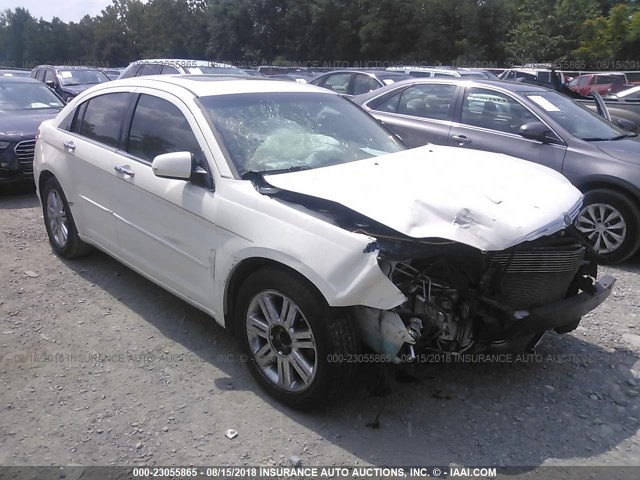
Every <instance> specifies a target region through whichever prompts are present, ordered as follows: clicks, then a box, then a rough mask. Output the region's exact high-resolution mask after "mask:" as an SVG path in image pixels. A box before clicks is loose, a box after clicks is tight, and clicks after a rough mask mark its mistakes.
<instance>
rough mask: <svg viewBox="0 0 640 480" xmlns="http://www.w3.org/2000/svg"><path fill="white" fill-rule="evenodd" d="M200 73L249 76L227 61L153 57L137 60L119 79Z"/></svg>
mask: <svg viewBox="0 0 640 480" xmlns="http://www.w3.org/2000/svg"><path fill="white" fill-rule="evenodd" d="M175 74H183V75H200V74H222V75H242V76H249V74H248V73H247V72H245V71H244V70H241V69H239V68H236V67H234V66H233V65H229V64H227V63H219V62H212V61H209V60H189V59H179V58H173V59H171V58H153V59H147V60H136V61H135V62H131V63H130V64H129V66H127V68H126V69H125V70H124V71H123V72H122V73H121V74H120V76H119V77H118V79H122V78H130V77H140V76H143V75H175Z"/></svg>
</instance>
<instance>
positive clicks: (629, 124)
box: [615, 118, 638, 133]
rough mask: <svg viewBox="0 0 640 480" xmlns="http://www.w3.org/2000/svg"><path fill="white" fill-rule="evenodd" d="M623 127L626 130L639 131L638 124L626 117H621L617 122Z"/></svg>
mask: <svg viewBox="0 0 640 480" xmlns="http://www.w3.org/2000/svg"><path fill="white" fill-rule="evenodd" d="M615 123H616V125H618V126H619V127H620V128H621V129H623V130H626V131H627V132H632V133H638V124H636V122H634V121H632V120H627V119H626V118H619V119H618V120H617V121H616V122H615Z"/></svg>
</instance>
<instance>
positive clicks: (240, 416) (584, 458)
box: [0, 188, 640, 466]
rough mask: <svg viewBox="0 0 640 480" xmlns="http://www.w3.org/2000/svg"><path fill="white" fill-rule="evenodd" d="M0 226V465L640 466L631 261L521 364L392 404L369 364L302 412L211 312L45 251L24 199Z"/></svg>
mask: <svg viewBox="0 0 640 480" xmlns="http://www.w3.org/2000/svg"><path fill="white" fill-rule="evenodd" d="M0 226H1V227H0V272H1V276H0V319H1V325H0V465H66V464H82V465H137V464H148V465H176V464H177V465H189V464H193V465H207V464H208V465H289V464H291V463H295V462H297V461H298V460H299V461H300V462H301V463H302V465H306V466H313V465H352V466H353V465H367V464H373V465H448V464H457V465H519V466H538V465H640V441H639V440H640V435H639V433H638V429H639V426H640V399H639V397H638V395H639V393H640V362H639V361H638V360H639V357H640V324H639V322H638V319H639V314H640V309H638V307H639V306H640V257H636V258H635V259H633V260H632V261H630V262H628V263H626V264H625V265H622V266H619V267H616V268H602V269H601V273H611V274H613V275H614V276H616V277H617V278H618V283H617V286H616V289H615V291H614V293H613V294H612V296H611V297H610V299H609V300H608V301H607V302H606V303H605V304H603V305H602V306H601V307H600V308H598V309H597V310H596V311H595V312H592V313H591V314H589V315H588V316H587V317H586V318H585V319H584V320H583V322H582V324H581V326H580V327H579V328H578V330H576V331H574V332H572V333H571V334H568V335H562V336H560V335H556V334H549V335H547V336H546V337H545V339H544V341H543V343H542V344H541V346H540V347H539V348H538V353H539V356H538V357H537V358H535V359H534V360H532V361H528V362H524V361H520V360H519V359H518V358H515V357H514V358H512V361H511V362H506V363H476V364H470V363H456V364H452V363H440V364H433V363H432V364H426V365H419V366H417V367H414V368H411V369H410V370H409V371H400V370H398V369H392V370H391V377H392V378H393V380H392V382H391V387H392V388H391V392H390V393H389V394H388V395H386V396H376V395H374V393H373V392H375V389H374V388H372V387H373V385H374V384H375V382H376V378H377V376H378V374H379V368H378V367H372V366H370V367H369V368H368V369H367V368H365V369H364V371H363V375H362V378H361V380H360V381H358V383H357V384H356V385H355V386H354V388H353V390H352V391H351V392H350V393H349V394H348V395H347V396H346V397H345V399H344V400H343V401H342V402H340V403H338V404H336V405H333V406H330V407H326V408H325V409H324V410H322V411H319V412H314V413H300V412H296V411H293V410H290V409H288V408H286V407H283V406H281V405H280V404H277V403H276V402H274V401H273V400H271V399H270V398H269V397H267V396H266V395H265V394H264V393H263V392H262V391H260V390H259V388H258V387H257V384H256V383H255V382H254V381H253V379H252V378H251V377H250V375H249V373H248V370H246V368H245V366H244V365H243V364H242V362H241V360H240V355H239V350H238V348H237V346H236V344H235V341H234V339H233V338H232V337H231V335H230V334H228V333H227V332H226V331H225V330H224V329H222V328H220V327H219V326H218V325H217V324H216V323H215V322H214V321H212V320H211V319H210V318H209V317H207V316H206V315H204V314H202V313H200V312H199V311H197V310H196V309H194V308H192V307H191V306H189V305H187V304H186V303H184V302H182V301H181V300H179V299H177V298H175V297H173V296H172V295H170V294H168V293H165V292H164V291H163V290H161V289H160V288H159V287H156V286H155V285H153V284H152V283H150V282H149V281H147V280H145V279H144V278H142V277H141V276H139V275H138V274H136V273H134V272H132V271H131V270H129V269H128V268H126V267H124V266H122V265H121V264H119V263H117V262H116V261H114V260H112V259H111V258H109V257H108V256H106V255H104V254H102V253H99V252H96V253H94V254H92V255H91V256H89V257H86V258H83V259H81V260H79V261H73V262H67V261H62V260H60V259H59V258H58V257H56V256H55V255H53V254H52V252H51V249H50V248H49V245H48V243H47V239H46V233H45V229H44V226H43V224H42V213H41V210H40V207H39V204H38V201H37V198H36V196H35V194H34V193H33V191H30V190H28V189H27V190H25V189H22V190H20V189H15V188H14V189H11V190H10V191H9V192H4V193H3V194H0ZM401 373H404V374H402V375H401ZM378 416H379V423H378V424H377V425H376V422H375V420H376V418H377V417H378ZM372 425H375V426H377V427H378V428H373V427H372ZM229 428H232V429H234V430H236V431H237V432H238V436H237V437H236V438H234V439H233V440H230V439H228V438H226V437H225V431H226V430H227V429H229Z"/></svg>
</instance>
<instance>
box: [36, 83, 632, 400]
mask: <svg viewBox="0 0 640 480" xmlns="http://www.w3.org/2000/svg"><path fill="white" fill-rule="evenodd" d="M520 86H521V87H523V85H520ZM43 88H45V89H46V87H44V86H43ZM551 93H553V92H548V91H547V90H545V89H543V88H539V89H538V90H531V88H528V89H526V90H525V89H523V90H521V91H514V90H512V89H509V88H505V87H504V86H501V84H499V83H498V82H491V81H482V80H478V81H472V83H462V82H460V81H459V80H456V79H448V80H442V81H441V80H440V79H433V80H425V79H414V80H409V81H405V82H399V83H394V84H391V85H388V86H386V87H382V88H380V89H378V90H376V91H374V92H371V93H370V94H368V95H369V97H367V98H364V99H363V98H359V97H356V99H355V101H356V102H358V103H361V104H362V105H364V107H365V109H366V110H368V111H370V112H372V113H374V115H382V116H383V117H384V123H385V125H383V124H381V123H380V122H379V121H376V119H375V118H374V117H372V116H371V115H370V114H369V113H367V111H366V110H365V109H362V108H360V107H358V106H357V105H356V103H354V102H352V101H350V100H348V99H346V98H343V96H342V95H340V94H337V93H336V92H334V91H331V90H328V89H323V88H319V87H316V86H314V85H306V84H302V83H300V82H276V81H272V80H264V79H255V78H249V77H248V76H245V77H240V76H227V75H198V76H195V75H156V76H141V77H130V78H125V79H121V80H117V81H114V82H108V83H102V84H100V85H97V86H95V87H94V88H92V89H90V90H86V91H84V92H82V93H80V94H79V95H78V96H76V97H75V98H74V99H73V100H71V101H70V102H69V103H68V104H67V105H66V106H65V107H64V108H63V109H62V111H61V112H60V113H59V114H58V115H57V116H56V118H55V119H52V120H47V121H45V122H43V123H42V124H41V126H40V129H39V134H38V138H37V142H36V149H35V159H34V179H35V183H36V188H37V193H38V195H39V198H40V201H41V203H42V209H43V210H42V211H43V216H44V223H45V228H46V231H47V234H48V237H49V241H50V243H51V246H52V248H53V250H54V251H55V252H56V253H57V254H58V255H59V256H61V257H64V258H74V257H78V256H81V255H84V254H87V253H89V252H90V251H91V249H92V248H93V247H96V248H99V249H100V250H103V251H105V252H107V253H108V254H110V255H112V256H113V257H114V258H116V259H118V260H119V261H121V262H123V263H124V264H126V265H127V266H129V267H130V268H132V269H134V270H135V271H137V272H139V273H140V274H142V275H144V276H145V277H147V278H149V279H150V280H151V281H153V282H155V283H157V284H158V285H160V286H161V287H163V288H165V289H166V290H168V291H169V292H172V293H174V294H176V295H177V296H179V297H180V298H182V299H183V300H185V301H186V302H188V303H190V304H192V305H194V306H195V307H197V308H199V309H201V310H202V311H204V312H206V313H207V314H209V315H211V316H212V317H213V318H215V320H216V321H217V322H218V323H220V324H221V325H223V326H225V327H227V328H229V329H230V330H232V331H234V332H235V333H236V335H237V336H238V339H239V341H240V344H241V347H242V349H243V352H244V354H245V355H246V356H247V358H248V362H247V365H248V367H249V369H250V371H251V373H252V374H253V376H254V377H255V378H256V380H257V381H258V383H259V384H260V385H261V386H262V387H263V388H264V389H265V390H266V391H267V392H268V393H269V394H270V395H272V396H273V397H274V398H277V399H278V400H280V401H282V402H284V403H286V404H288V405H291V406H294V407H298V408H311V407H313V406H316V405H319V404H321V403H324V402H326V401H327V400H330V399H331V398H333V397H335V396H336V395H338V394H340V393H342V392H343V391H344V390H345V389H346V387H347V386H348V385H350V384H351V383H352V380H353V378H354V376H355V374H356V372H357V366H358V363H362V362H363V361H366V360H362V359H363V358H370V359H373V358H375V359H377V360H376V361H384V362H392V363H400V362H410V361H413V360H415V359H416V357H417V356H418V355H421V354H424V353H425V352H438V353H441V354H447V355H459V354H462V353H474V352H484V351H488V350H489V351H495V350H498V351H505V350H511V349H513V350H517V351H521V350H526V349H531V348H533V347H534V346H535V345H536V344H537V343H538V342H539V341H540V340H541V339H542V336H543V335H544V334H545V332H547V331H549V330H555V331H556V332H558V333H566V332H569V331H572V330H574V329H575V328H577V327H578V325H579V323H580V320H581V317H582V316H583V315H585V314H586V313H588V312H590V311H591V310H593V309H594V308H596V307H597V306H598V305H600V304H601V303H602V302H604V301H605V299H606V298H607V297H608V295H609V294H610V293H611V291H612V288H613V285H614V283H615V279H614V278H612V277H610V276H604V277H602V278H600V279H599V280H598V279H597V261H598V256H597V255H596V254H595V253H594V252H593V249H592V248H591V247H590V244H589V242H588V240H587V239H586V238H585V237H584V236H583V235H581V234H580V232H579V231H578V230H577V229H576V228H575V227H574V226H573V224H574V222H575V221H577V220H578V221H582V220H579V219H581V218H582V216H583V215H584V209H583V208H582V202H583V193H582V192H580V191H579V190H578V189H577V188H575V187H574V186H573V185H572V184H571V183H570V182H569V180H567V178H566V177H565V176H563V175H562V174H561V173H559V171H554V169H550V168H546V167H545V166H542V165H539V164H536V163H535V162H528V161H524V160H521V159H517V158H514V157H511V156H508V155H497V154H495V153H493V152H486V151H479V150H476V149H471V150H469V149H465V148H458V147H451V146H440V145H427V146H424V147H418V148H414V149H409V148H408V147H407V145H405V142H403V141H402V140H400V139H399V138H398V136H396V135H394V134H393V133H392V132H391V131H390V130H389V129H390V128H391V129H395V128H396V127H398V126H400V125H402V124H403V123H402V122H405V121H406V122H407V125H408V126H410V128H408V129H407V130H406V131H405V130H398V132H399V133H400V134H401V135H402V136H404V137H406V140H407V141H408V142H409V143H410V142H411V141H412V138H410V136H409V133H408V132H415V133H416V137H415V138H416V142H417V143H419V141H418V140H417V138H418V133H419V132H426V131H427V129H426V127H420V126H419V125H420V124H419V120H420V119H429V118H430V119H431V121H432V123H434V124H439V125H440V127H439V128H440V131H439V133H438V134H437V135H438V136H439V137H440V138H443V139H448V138H449V135H450V134H451V130H452V129H453V128H454V127H455V128H458V126H460V125H462V126H461V127H460V128H461V130H459V131H456V132H455V135H454V136H453V137H452V138H453V140H454V141H456V142H458V143H464V142H463V140H464V139H470V140H471V142H472V143H471V144H469V143H468V142H467V143H466V145H467V147H468V146H472V147H475V145H476V144H477V145H478V146H483V145H485V144H486V143H489V142H492V143H497V139H498V137H499V136H500V135H502V136H504V137H505V142H508V141H510V140H514V141H515V139H514V138H511V137H515V136H516V135H520V136H522V135H523V134H524V136H528V137H529V138H526V139H524V142H525V143H523V144H521V145H520V146H519V147H518V149H530V151H531V152H533V151H535V150H545V151H547V154H546V155H548V156H550V157H551V158H552V161H553V162H560V160H559V158H560V157H561V156H562V152H565V153H567V155H568V151H569V150H571V149H577V150H578V149H586V148H587V147H588V146H589V145H590V142H596V143H597V145H598V148H603V147H604V145H605V144H606V142H608V141H610V142H616V141H618V140H614V139H613V138H606V139H605V138H603V139H595V138H594V139H591V138H582V139H580V138H579V137H581V136H586V135H589V136H590V135H603V136H605V135H606V136H607V137H612V136H613V135H622V132H621V131H619V130H617V129H616V128H615V127H613V126H611V125H609V124H606V122H604V121H602V120H600V119H599V118H598V117H596V116H595V115H592V114H590V113H589V112H588V111H586V110H583V109H580V107H576V106H575V105H574V104H573V103H571V101H570V100H568V99H567V100H566V101H567V102H569V104H565V103H563V102H564V100H565V99H564V97H562V96H560V95H557V96H554V95H551ZM534 105H537V106H538V107H540V108H541V109H542V110H540V109H537V108H535V109H534ZM576 108H577V109H579V110H580V114H582V113H585V115H586V117H584V118H582V117H579V116H578V114H577V113H576V111H575V109H576ZM542 111H544V112H545V113H544V115H543V114H542V113H541V112H542ZM425 112H427V113H428V112H432V113H433V114H432V115H431V114H430V115H431V116H429V115H423V116H420V114H424V113H425ZM563 112H566V116H567V118H564V115H565V113H563ZM451 115H456V117H455V121H452V117H450V116H451ZM529 115H531V116H529ZM432 117H433V118H432ZM569 117H571V118H574V117H575V121H576V125H573V126H570V125H565V123H566V122H569V121H570V118H569ZM467 118H468V119H469V124H468V127H465V126H464V125H463V123H462V120H463V119H467ZM396 120H397V123H396ZM411 125H413V126H411ZM544 126H546V127H548V128H549V131H546V130H544V129H543V128H542V127H544ZM414 127H415V128H414ZM465 128H466V130H465ZM447 129H448V132H445V130H447ZM491 132H500V133H497V134H496V135H498V136H495V135H494V136H493V137H486V138H485V137H484V135H485V134H487V135H488V134H490V133H491ZM621 141H625V140H621ZM579 142H583V143H584V145H583V144H582V143H579ZM441 143H446V142H441ZM594 145H595V143H594ZM510 148H511V147H510ZM487 149H489V150H491V149H490V148H487ZM548 149H551V150H548ZM554 149H555V150H554ZM614 151H615V149H614ZM516 153H519V151H518V152H516ZM576 154H577V153H576ZM612 155H620V154H619V153H612ZM540 158H542V157H540ZM590 158H591V157H589V155H587V154H585V156H584V158H582V160H583V162H585V163H590V162H591V160H590ZM570 163H571V164H572V165H573V163H572V162H570ZM593 163H596V162H595V160H594V161H593ZM620 163H622V162H620ZM612 164H613V163H612ZM551 166H553V167H555V170H562V168H558V164H555V163H554V164H553V165H551ZM572 168H574V167H572ZM607 168H609V167H607ZM617 168H622V167H620V166H618V167H617ZM562 171H563V172H564V170H562ZM616 172H617V171H614V173H613V174H615V175H617V174H618V173H616ZM565 173H566V172H565ZM624 174H625V175H626V176H627V177H628V178H630V177H632V175H633V174H632V173H631V172H629V171H624ZM604 201H605V200H604V199H603V200H602V203H604ZM592 207H593V208H595V210H596V211H600V209H601V207H600V206H598V205H596V206H593V204H592ZM620 208H621V207H620ZM618 213H620V210H618ZM612 215H613V212H612V213H611V215H609V214H606V215H604V216H602V215H601V216H600V217H599V218H600V219H602V220H603V221H605V222H613V221H615V222H619V221H620V219H619V218H618V217H615V216H612ZM625 218H627V217H625ZM598 225H599V224H598ZM629 228H631V227H630V225H628V226H627V231H628V232H629V234H633V232H631V231H630V230H629ZM598 229H599V230H598V232H601V231H602V229H601V228H600V226H598ZM610 230H611V229H610ZM611 231H612V230H611ZM616 235H618V234H616ZM620 235H622V234H620ZM635 236H636V237H637V232H636V235H635ZM625 238H626V237H625ZM605 243H606V242H605ZM363 348H366V349H367V350H366V351H367V352H373V353H363ZM365 356H366V357H365Z"/></svg>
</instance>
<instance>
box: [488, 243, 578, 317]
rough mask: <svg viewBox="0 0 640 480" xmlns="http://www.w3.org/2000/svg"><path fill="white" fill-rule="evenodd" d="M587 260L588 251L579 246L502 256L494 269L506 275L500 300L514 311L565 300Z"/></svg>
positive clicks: (495, 260) (534, 249)
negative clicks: (585, 257)
mask: <svg viewBox="0 0 640 480" xmlns="http://www.w3.org/2000/svg"><path fill="white" fill-rule="evenodd" d="M584 256H585V248H584V247H583V246H582V245H579V244H568V245H567V244H565V245H553V246H537V247H529V248H517V247H516V248H515V249H513V250H508V251H504V252H499V253H497V254H495V255H494V256H493V258H492V259H491V265H492V266H494V267H498V269H499V270H500V271H501V272H502V277H501V280H500V283H499V287H498V298H496V300H498V301H500V302H501V303H503V304H505V305H507V306H509V307H511V308H513V309H514V310H518V309H527V308H532V307H536V306H539V305H544V304H547V303H550V302H554V301H557V300H562V299H563V298H565V297H566V296H567V293H568V290H569V286H570V285H571V282H572V281H573V278H574V277H575V275H576V273H577V271H578V269H579V268H580V266H581V265H582V263H583V261H584Z"/></svg>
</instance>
